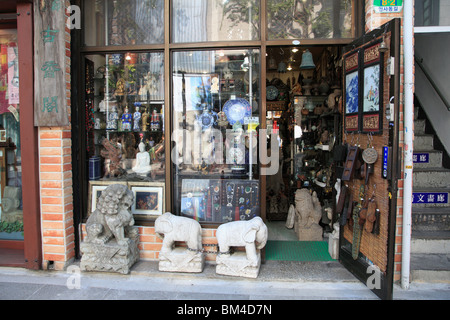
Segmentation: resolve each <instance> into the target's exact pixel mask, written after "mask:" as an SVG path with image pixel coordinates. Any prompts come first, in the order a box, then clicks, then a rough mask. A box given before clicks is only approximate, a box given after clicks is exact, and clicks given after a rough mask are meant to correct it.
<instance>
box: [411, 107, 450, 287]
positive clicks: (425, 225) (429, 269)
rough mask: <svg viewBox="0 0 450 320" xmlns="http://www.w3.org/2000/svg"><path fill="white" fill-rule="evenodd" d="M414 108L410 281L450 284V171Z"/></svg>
mask: <svg viewBox="0 0 450 320" xmlns="http://www.w3.org/2000/svg"><path fill="white" fill-rule="evenodd" d="M419 115H420V113H419V112H418V108H415V120H414V131H415V132H414V157H413V161H414V171H413V204H412V221H411V222H412V239H411V280H413V281H427V282H443V281H444V282H448V281H450V202H449V199H450V170H449V169H446V168H444V167H443V164H442V160H443V152H442V151H439V150H435V149H434V135H433V134H427V133H426V120H425V119H419Z"/></svg>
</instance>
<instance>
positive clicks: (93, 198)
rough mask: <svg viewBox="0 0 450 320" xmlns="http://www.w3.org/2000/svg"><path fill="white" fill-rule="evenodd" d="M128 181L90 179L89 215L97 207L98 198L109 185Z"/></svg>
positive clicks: (124, 183)
mask: <svg viewBox="0 0 450 320" xmlns="http://www.w3.org/2000/svg"><path fill="white" fill-rule="evenodd" d="M112 184H123V185H126V184H127V183H126V182H124V181H98V180H96V181H89V194H88V216H89V215H90V214H91V213H92V212H94V211H95V209H96V208H97V202H98V198H100V195H101V194H102V191H103V190H105V189H106V188H107V187H108V186H109V185H112Z"/></svg>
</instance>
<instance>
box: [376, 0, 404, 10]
mask: <svg viewBox="0 0 450 320" xmlns="http://www.w3.org/2000/svg"><path fill="white" fill-rule="evenodd" d="M402 8H403V0H373V9H374V11H375V12H376V13H396V12H401V11H402Z"/></svg>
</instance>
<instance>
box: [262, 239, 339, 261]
mask: <svg viewBox="0 0 450 320" xmlns="http://www.w3.org/2000/svg"><path fill="white" fill-rule="evenodd" d="M265 248H266V260H278V261H335V260H334V259H332V258H331V256H330V254H329V253H328V242H325V241H277V240H269V241H267V244H266V247H265Z"/></svg>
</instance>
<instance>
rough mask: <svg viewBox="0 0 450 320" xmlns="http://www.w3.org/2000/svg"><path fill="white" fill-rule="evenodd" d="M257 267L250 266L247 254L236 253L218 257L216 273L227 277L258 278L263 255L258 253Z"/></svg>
mask: <svg viewBox="0 0 450 320" xmlns="http://www.w3.org/2000/svg"><path fill="white" fill-rule="evenodd" d="M257 256H258V262H257V265H256V267H252V266H250V262H249V261H248V260H247V254H246V253H245V252H235V253H233V254H231V255H224V254H221V255H218V256H217V258H216V263H217V266H216V273H217V274H223V275H226V276H234V277H245V278H257V277H258V274H259V268H260V266H261V253H260V252H258V253H257Z"/></svg>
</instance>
